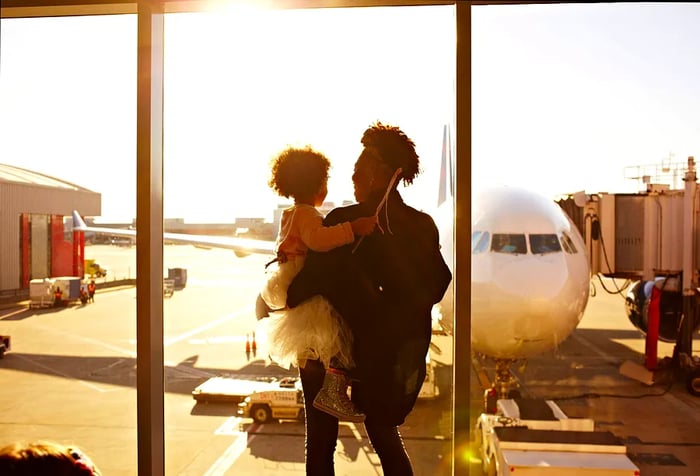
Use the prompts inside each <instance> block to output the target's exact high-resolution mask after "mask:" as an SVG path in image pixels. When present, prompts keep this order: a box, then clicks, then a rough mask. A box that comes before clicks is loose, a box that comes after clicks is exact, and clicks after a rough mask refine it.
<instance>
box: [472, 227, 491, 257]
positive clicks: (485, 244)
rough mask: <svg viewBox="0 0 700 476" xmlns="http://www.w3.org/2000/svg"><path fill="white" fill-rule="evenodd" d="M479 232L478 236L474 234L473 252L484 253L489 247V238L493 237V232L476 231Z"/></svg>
mask: <svg viewBox="0 0 700 476" xmlns="http://www.w3.org/2000/svg"><path fill="white" fill-rule="evenodd" d="M476 233H479V236H478V237H477V238H475V237H474V234H472V254H473V255H475V254H478V253H483V252H484V251H486V250H488V249H489V240H490V239H491V233H489V232H488V231H483V232H476Z"/></svg>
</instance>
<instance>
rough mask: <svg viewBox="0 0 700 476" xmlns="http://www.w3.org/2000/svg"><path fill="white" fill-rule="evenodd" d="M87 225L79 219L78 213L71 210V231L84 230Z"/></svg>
mask: <svg viewBox="0 0 700 476" xmlns="http://www.w3.org/2000/svg"><path fill="white" fill-rule="evenodd" d="M86 228H87V225H86V224H85V221H84V220H83V219H82V218H81V217H80V213H78V211H77V210H73V229H74V230H83V231H84V230H85V229H86Z"/></svg>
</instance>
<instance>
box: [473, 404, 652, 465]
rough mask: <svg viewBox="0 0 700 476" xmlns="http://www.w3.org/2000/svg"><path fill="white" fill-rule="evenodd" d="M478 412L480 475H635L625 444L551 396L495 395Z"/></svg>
mask: <svg viewBox="0 0 700 476" xmlns="http://www.w3.org/2000/svg"><path fill="white" fill-rule="evenodd" d="M497 408H498V410H497V413H496V414H482V415H481V416H480V417H479V420H478V423H477V425H476V434H475V437H476V443H477V448H478V450H479V452H480V456H481V461H482V466H483V471H484V474H486V475H488V476H505V475H513V474H515V475H550V474H551V475H557V476H568V475H576V476H588V475H591V476H604V475H605V476H622V475H626V476H639V474H640V470H639V468H638V467H637V466H636V465H635V464H634V463H633V462H632V461H631V460H630V459H629V458H628V456H627V448H626V447H625V445H624V444H623V443H622V441H621V440H620V439H619V438H618V437H616V436H615V435H613V434H612V433H611V432H609V431H595V430H594V426H595V424H594V422H593V420H591V419H588V418H568V417H567V416H566V415H565V414H564V412H563V411H562V410H561V409H560V408H559V406H558V405H557V404H556V403H554V402H553V401H551V400H536V399H534V400H533V399H503V400H498V403H497Z"/></svg>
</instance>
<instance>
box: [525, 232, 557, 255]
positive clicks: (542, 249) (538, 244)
mask: <svg viewBox="0 0 700 476" xmlns="http://www.w3.org/2000/svg"><path fill="white" fill-rule="evenodd" d="M530 251H532V253H533V254H536V255H539V254H544V253H554V252H556V251H561V245H560V244H559V239H558V238H557V235H545V234H542V235H540V234H531V235H530Z"/></svg>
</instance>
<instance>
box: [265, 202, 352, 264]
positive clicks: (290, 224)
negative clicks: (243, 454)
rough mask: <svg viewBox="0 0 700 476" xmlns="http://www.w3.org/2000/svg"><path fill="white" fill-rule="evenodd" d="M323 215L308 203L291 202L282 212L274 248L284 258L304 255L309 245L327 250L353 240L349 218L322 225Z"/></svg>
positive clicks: (318, 249)
mask: <svg viewBox="0 0 700 476" xmlns="http://www.w3.org/2000/svg"><path fill="white" fill-rule="evenodd" d="M322 222H323V216H322V215H321V213H320V212H319V211H318V210H316V208H315V207H312V206H311V205H294V206H293V207H290V208H287V209H286V210H284V211H283V212H282V218H281V222H280V232H279V236H278V238H277V251H278V252H283V253H284V254H285V255H287V258H294V257H297V256H305V255H306V252H307V251H308V250H309V249H311V250H314V251H328V250H332V249H333V248H337V247H338V246H342V245H347V244H348V243H352V242H353V241H354V240H355V235H354V234H353V232H352V226H350V222H344V223H339V224H338V225H334V226H323V223H322Z"/></svg>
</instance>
